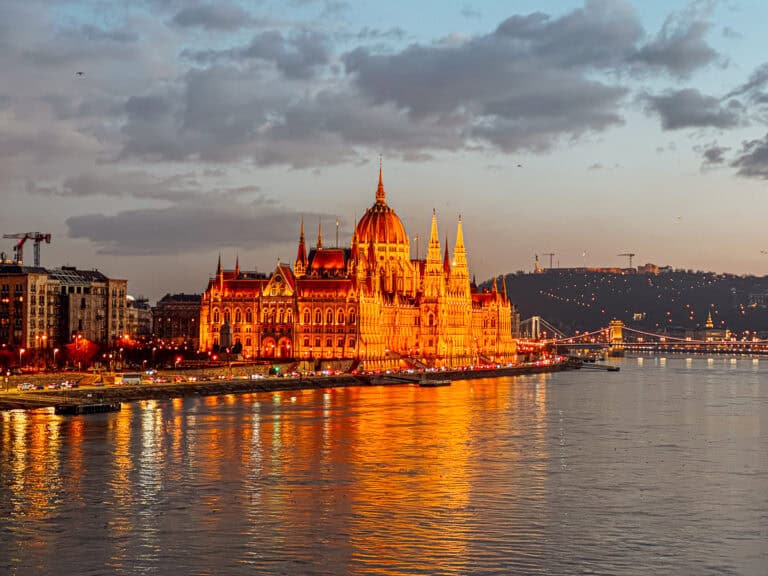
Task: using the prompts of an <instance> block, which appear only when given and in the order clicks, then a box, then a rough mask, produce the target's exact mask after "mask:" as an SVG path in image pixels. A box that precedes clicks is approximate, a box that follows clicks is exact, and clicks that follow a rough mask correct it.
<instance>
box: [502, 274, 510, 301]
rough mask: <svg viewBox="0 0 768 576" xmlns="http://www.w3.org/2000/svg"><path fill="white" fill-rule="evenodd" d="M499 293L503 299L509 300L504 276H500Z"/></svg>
mask: <svg viewBox="0 0 768 576" xmlns="http://www.w3.org/2000/svg"><path fill="white" fill-rule="evenodd" d="M501 294H502V296H504V301H505V302H509V296H507V280H506V279H505V278H504V276H502V277H501Z"/></svg>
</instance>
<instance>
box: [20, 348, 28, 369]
mask: <svg viewBox="0 0 768 576" xmlns="http://www.w3.org/2000/svg"><path fill="white" fill-rule="evenodd" d="M24 352H26V350H25V349H24V348H20V349H19V368H21V357H22V356H23V355H24Z"/></svg>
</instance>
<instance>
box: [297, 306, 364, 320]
mask: <svg viewBox="0 0 768 576" xmlns="http://www.w3.org/2000/svg"><path fill="white" fill-rule="evenodd" d="M345 318H347V319H348V320H349V323H350V324H354V323H355V322H356V321H357V315H356V314H355V310H354V309H351V310H350V311H349V314H348V316H346V317H345V315H344V310H339V311H338V312H336V324H344V320H345ZM311 320H312V314H311V312H310V310H309V309H308V308H307V309H306V310H304V324H310V323H311ZM322 323H323V312H322V310H320V308H316V309H315V324H322ZM325 323H326V324H333V310H331V309H330V308H328V309H327V310H326V311H325Z"/></svg>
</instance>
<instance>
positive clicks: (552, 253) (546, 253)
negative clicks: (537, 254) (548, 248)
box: [542, 252, 555, 270]
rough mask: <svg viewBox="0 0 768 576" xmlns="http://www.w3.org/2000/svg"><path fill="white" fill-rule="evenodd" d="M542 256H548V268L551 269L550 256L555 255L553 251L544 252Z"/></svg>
mask: <svg viewBox="0 0 768 576" xmlns="http://www.w3.org/2000/svg"><path fill="white" fill-rule="evenodd" d="M542 256H549V268H550V270H551V269H552V258H554V257H555V253H554V252H544V253H543V254H542Z"/></svg>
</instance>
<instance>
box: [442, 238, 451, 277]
mask: <svg viewBox="0 0 768 576" xmlns="http://www.w3.org/2000/svg"><path fill="white" fill-rule="evenodd" d="M443 272H445V273H446V274H450V273H451V258H450V256H448V234H446V235H445V255H444V256H443Z"/></svg>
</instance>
